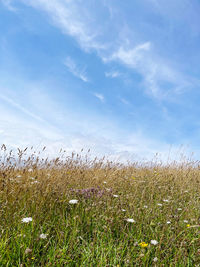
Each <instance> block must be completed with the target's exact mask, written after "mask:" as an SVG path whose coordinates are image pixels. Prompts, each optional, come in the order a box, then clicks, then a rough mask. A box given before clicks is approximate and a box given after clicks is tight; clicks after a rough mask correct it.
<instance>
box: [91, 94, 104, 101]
mask: <svg viewBox="0 0 200 267" xmlns="http://www.w3.org/2000/svg"><path fill="white" fill-rule="evenodd" d="M93 95H94V96H96V98H98V99H99V100H100V101H101V102H104V101H105V97H104V96H103V95H102V94H99V93H93Z"/></svg>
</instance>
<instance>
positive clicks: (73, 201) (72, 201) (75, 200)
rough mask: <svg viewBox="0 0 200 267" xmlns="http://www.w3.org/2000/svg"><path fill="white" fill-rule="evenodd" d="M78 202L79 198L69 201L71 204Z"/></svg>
mask: <svg viewBox="0 0 200 267" xmlns="http://www.w3.org/2000/svg"><path fill="white" fill-rule="evenodd" d="M77 203H78V200H77V199H71V200H70V201H69V204H77Z"/></svg>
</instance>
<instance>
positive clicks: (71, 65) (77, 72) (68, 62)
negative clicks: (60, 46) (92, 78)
mask: <svg viewBox="0 0 200 267" xmlns="http://www.w3.org/2000/svg"><path fill="white" fill-rule="evenodd" d="M64 64H65V66H66V67H67V68H68V70H69V71H70V72H71V73H72V74H73V75H74V76H76V77H78V78H79V79H81V80H82V81H84V82H88V81H89V80H88V77H87V75H86V73H85V68H82V69H80V68H79V67H78V66H77V65H76V63H75V61H74V60H73V59H72V58H71V57H69V56H68V57H67V58H66V59H65V61H64Z"/></svg>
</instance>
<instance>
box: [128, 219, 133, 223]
mask: <svg viewBox="0 0 200 267" xmlns="http://www.w3.org/2000/svg"><path fill="white" fill-rule="evenodd" d="M126 221H127V222H130V223H135V220H133V219H126Z"/></svg>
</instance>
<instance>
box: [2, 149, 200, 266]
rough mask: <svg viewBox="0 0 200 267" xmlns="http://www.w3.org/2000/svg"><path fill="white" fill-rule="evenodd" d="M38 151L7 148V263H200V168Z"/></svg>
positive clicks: (4, 262)
mask: <svg viewBox="0 0 200 267" xmlns="http://www.w3.org/2000/svg"><path fill="white" fill-rule="evenodd" d="M31 149H32V148H31ZM44 149H45V148H44ZM31 151H32V152H31ZM36 154H37V153H35V152H34V151H33V150H29V149H25V150H20V149H18V155H17V154H16V155H14V153H13V152H12V151H7V149H6V147H5V145H3V146H2V148H1V159H0V266H21V267H22V266H200V265H199V264H200V238H199V236H200V209H199V207H200V191H199V188H200V187H199V183H200V171H199V166H198V163H186V162H185V163H184V164H181V165H180V164H175V163H174V164H171V165H169V166H166V165H161V164H157V165H155V164H147V165H142V164H139V163H132V164H128V165H127V166H126V165H122V164H114V163H112V162H108V161H105V159H100V160H98V159H93V160H90V159H89V157H88V156H85V157H81V156H79V155H75V154H72V156H71V157H67V156H65V153H63V152H62V151H60V157H59V158H56V159H54V160H48V159H43V158H41V157H40V158H39V155H38V156H37V155H36ZM39 154H40V152H39ZM29 155H30V156H29Z"/></svg>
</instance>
